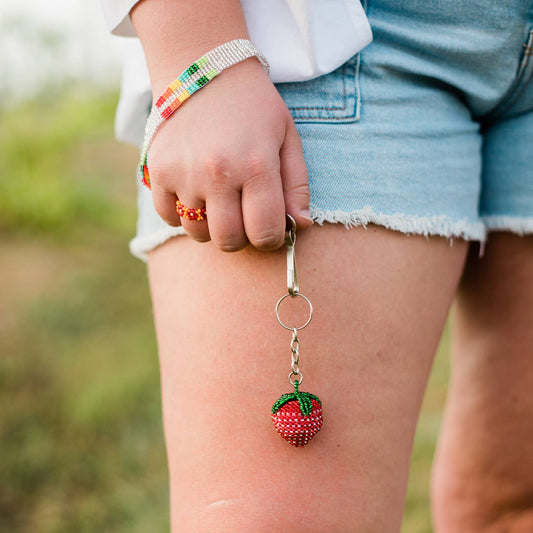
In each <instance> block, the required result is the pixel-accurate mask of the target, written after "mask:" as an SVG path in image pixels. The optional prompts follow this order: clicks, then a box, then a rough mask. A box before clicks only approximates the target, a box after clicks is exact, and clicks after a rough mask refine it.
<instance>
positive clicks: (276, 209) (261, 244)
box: [242, 154, 285, 251]
mask: <svg viewBox="0 0 533 533" xmlns="http://www.w3.org/2000/svg"><path fill="white" fill-rule="evenodd" d="M276 155H277V154H276ZM246 168H247V172H248V174H247V176H246V181H245V182H244V184H243V188H242V215H243V222H244V228H245V230H246V235H247V237H248V240H249V241H250V244H252V246H254V247H255V248H257V249H259V250H264V251H270V250H277V249H278V248H280V247H281V246H282V245H283V243H284V242H285V201H284V199H283V188H282V185H281V176H280V166H279V160H276V159H271V160H268V158H266V157H264V156H256V157H254V158H251V159H249V162H248V165H247V166H246Z"/></svg>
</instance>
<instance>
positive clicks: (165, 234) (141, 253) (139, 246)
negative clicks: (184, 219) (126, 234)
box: [130, 226, 187, 263]
mask: <svg viewBox="0 0 533 533" xmlns="http://www.w3.org/2000/svg"><path fill="white" fill-rule="evenodd" d="M178 235H187V233H186V232H185V229H183V227H182V226H178V227H173V226H168V227H167V228H163V229H160V230H158V231H154V232H152V233H148V235H142V236H137V237H135V238H134V239H132V240H131V241H130V252H131V253H132V254H133V255H134V256H135V257H138V258H139V259H141V261H144V262H145V263H146V261H147V260H148V252H151V251H152V250H153V249H154V248H157V247H158V246H161V245H162V244H163V243H164V242H166V241H168V239H171V238H172V237H177V236H178Z"/></svg>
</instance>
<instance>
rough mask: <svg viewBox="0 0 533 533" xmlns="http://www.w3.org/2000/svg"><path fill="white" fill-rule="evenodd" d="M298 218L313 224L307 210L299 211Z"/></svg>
mask: <svg viewBox="0 0 533 533" xmlns="http://www.w3.org/2000/svg"><path fill="white" fill-rule="evenodd" d="M300 216H301V217H302V218H305V219H306V220H310V221H311V222H313V219H312V218H311V213H309V209H302V210H301V211H300Z"/></svg>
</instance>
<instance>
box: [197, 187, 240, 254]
mask: <svg viewBox="0 0 533 533" xmlns="http://www.w3.org/2000/svg"><path fill="white" fill-rule="evenodd" d="M206 211H207V212H208V213H209V215H208V216H209V218H208V226H209V231H210V234H211V239H212V240H213V242H214V243H215V245H216V246H217V247H218V248H219V249H220V250H222V251H224V252H236V251H238V250H242V249H243V248H244V247H245V246H246V245H247V244H248V239H247V238H246V233H245V231H244V224H243V220H242V211H241V192H240V191H238V190H235V189H232V188H230V187H228V188H226V190H225V192H224V194H213V195H211V196H210V197H209V198H208V200H207V207H206Z"/></svg>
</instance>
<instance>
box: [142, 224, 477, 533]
mask: <svg viewBox="0 0 533 533" xmlns="http://www.w3.org/2000/svg"><path fill="white" fill-rule="evenodd" d="M466 248H467V247H466V244H465V243H464V242H456V243H455V244H454V245H453V247H450V245H449V243H448V242H447V241H446V240H445V239H440V238H435V239H425V238H424V237H406V236H405V235H402V234H400V233H396V232H392V231H389V230H385V229H383V228H378V227H370V228H369V229H368V230H366V231H365V230H364V229H363V228H356V229H352V230H350V231H347V230H346V229H345V228H344V227H343V226H342V225H340V224H335V225H325V226H324V227H320V226H313V227H312V228H311V229H309V230H307V231H306V232H302V233H300V234H299V235H298V242H297V256H298V265H299V274H300V280H301V285H302V292H303V293H304V294H306V295H307V296H308V297H309V298H310V299H311V301H312V302H313V304H314V306H315V308H316V314H315V316H314V318H313V321H312V322H311V325H310V326H309V327H308V328H307V329H305V330H303V331H302V332H301V343H302V345H301V363H302V370H303V373H304V376H305V377H304V379H305V381H304V384H303V385H302V387H303V390H309V391H310V392H313V393H315V394H317V395H319V396H320V398H321V399H322V401H323V403H324V410H325V425H324V427H323V429H322V430H321V432H320V433H319V434H318V435H317V436H316V437H315V438H314V440H313V441H312V442H311V443H309V444H308V445H307V447H305V448H303V449H296V448H293V447H291V446H290V445H289V444H287V443H286V442H285V441H284V440H282V439H281V438H280V437H279V436H278V435H277V434H276V432H275V430H274V428H273V427H272V424H271V421H270V408H271V405H272V403H273V402H274V400H276V399H277V398H278V397H279V396H280V395H281V394H282V393H284V392H288V391H289V384H288V381H287V374H288V371H289V370H290V351H289V342H290V332H287V331H286V330H283V329H282V328H281V327H280V326H279V325H278V323H277V321H276V319H275V316H274V304H275V302H276V301H277V299H278V298H279V297H280V296H282V295H283V293H284V292H286V285H285V278H286V270H285V269H286V258H285V252H284V250H278V251H276V252H268V253H267V252H260V251H257V250H255V249H253V248H252V247H247V248H245V249H244V250H242V251H240V252H237V253H235V254H224V253H221V252H220V251H219V250H218V249H217V248H216V247H215V246H214V245H213V243H204V244H199V243H197V242H195V241H193V240H192V239H189V238H187V237H181V238H180V237H178V238H175V239H172V240H170V241H169V242H167V243H166V244H165V245H163V246H162V247H160V248H158V249H156V250H154V251H153V252H151V253H150V256H149V273H150V280H151V286H152V295H153V303H154V311H155V321H156V327H157V335H158V343H159V353H160V363H161V375H162V389H163V410H164V422H165V434H166V443H167V450H168V459H169V468H170V483H171V512H172V527H173V529H172V530H173V531H175V532H178V531H187V532H188V533H195V532H206V531H210V532H211V531H212V532H221V533H222V532H232V533H240V532H242V533H244V532H251V533H255V532H257V533H259V532H265V533H267V532H268V533H272V532H274V531H276V532H290V531H295V530H296V529H295V527H296V526H295V524H298V528H297V529H298V530H301V531H307V532H311V533H313V532H330V531H339V532H341V531H350V532H370V531H372V532H393V531H398V530H399V527H400V523H401V517H402V513H403V505H404V497H405V490H406V483H407V474H408V469H409V457H410V453H411V446H412V439H413V433H414V429H415V425H416V420H417V417H418V412H419V407H420V401H421V398H422V395H423V392H424V388H425V385H426V380H427V376H428V372H429V369H430V366H431V363H432V360H433V354H434V352H435V349H436V346H437V344H438V341H439V338H440V335H441V331H442V328H443V325H444V323H445V320H446V316H447V312H448V308H449V305H450V303H451V301H452V299H453V295H454V293H455V289H456V285H457V283H458V280H459V277H460V273H461V271H462V268H463V261H464V256H465V252H466ZM304 312H305V309H304ZM291 315H292V316H291ZM287 317H288V318H289V319H291V318H293V319H294V320H301V319H302V313H301V312H300V310H297V311H296V310H295V314H292V313H291V312H290V309H288V310H287Z"/></svg>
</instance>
